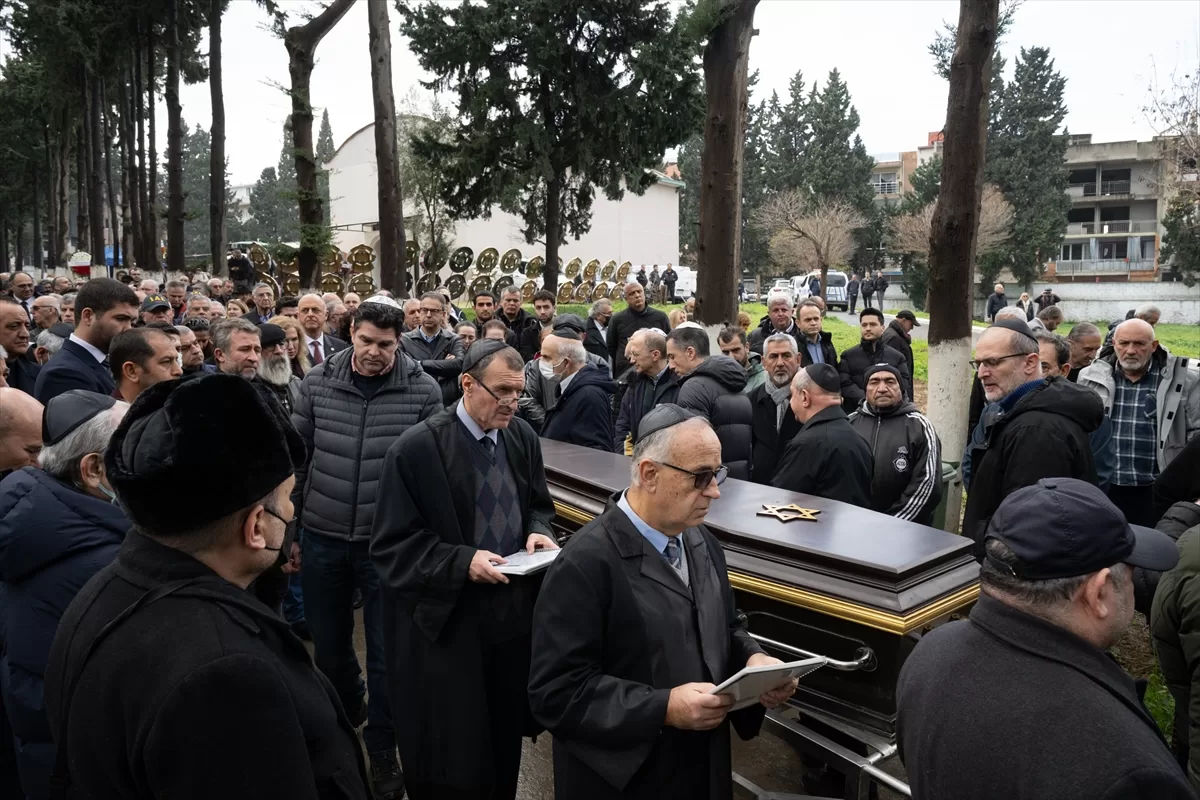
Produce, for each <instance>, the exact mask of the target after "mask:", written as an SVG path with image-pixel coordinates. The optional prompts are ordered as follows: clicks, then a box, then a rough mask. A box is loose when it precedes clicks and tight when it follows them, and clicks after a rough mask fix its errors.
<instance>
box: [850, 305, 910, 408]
mask: <svg viewBox="0 0 1200 800" xmlns="http://www.w3.org/2000/svg"><path fill="white" fill-rule="evenodd" d="M858 327H859V330H860V332H861V333H862V339H861V341H860V342H859V344H857V345H855V346H854V347H850V348H847V349H846V350H845V351H844V352H843V353H842V360H841V362H840V363H839V364H838V371H839V372H841V375H842V408H843V409H844V410H845V411H846V413H850V412H852V411H854V410H855V409H856V408H858V404H859V403H861V402H862V401H863V398H864V397H866V396H867V392H866V389H867V370H868V369H870V368H871V367H872V366H874V365H875V364H890V365H891V366H893V367H895V368H896V369H898V370H899V371H900V387H901V388H902V389H903V390H904V396H905V398H907V399H909V400H912V396H913V395H912V371H911V370H910V369H909V368H908V361H907V360H906V359H905V358H904V355H903V354H902V353H900V352H898V351H896V350H893V349H892V348H890V347H888V346H887V345H885V344H884V343H883V341H882V338H883V313H882V312H880V311H877V310H876V309H874V308H864V309H863V310H862V313H861V314H859V315H858Z"/></svg>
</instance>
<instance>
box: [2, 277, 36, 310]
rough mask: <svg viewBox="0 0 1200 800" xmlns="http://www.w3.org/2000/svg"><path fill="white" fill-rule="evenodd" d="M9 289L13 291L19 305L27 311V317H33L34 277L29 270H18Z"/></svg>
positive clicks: (14, 298)
mask: <svg viewBox="0 0 1200 800" xmlns="http://www.w3.org/2000/svg"><path fill="white" fill-rule="evenodd" d="M8 288H9V290H10V291H11V292H12V297H13V300H16V301H17V305H19V306H20V307H21V310H22V311H24V312H25V319H26V320H32V319H33V277H32V276H31V275H30V274H29V273H28V272H18V273H16V274H15V275H13V278H12V282H11V283H9V286H8Z"/></svg>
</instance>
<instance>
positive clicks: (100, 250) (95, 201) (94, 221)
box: [85, 75, 107, 264]
mask: <svg viewBox="0 0 1200 800" xmlns="http://www.w3.org/2000/svg"><path fill="white" fill-rule="evenodd" d="M85 127H86V128H87V129H88V148H89V149H88V167H89V168H90V170H91V171H90V172H89V174H88V211H89V212H90V214H89V221H90V225H91V228H92V244H91V248H92V263H93V264H105V263H107V262H106V261H105V259H104V248H105V245H106V242H105V239H106V237H105V235H104V161H103V160H102V158H103V156H102V153H103V147H102V146H101V143H102V142H103V141H104V133H103V130H102V129H101V127H100V81H99V79H98V78H96V77H95V76H94V75H90V76H89V78H88V119H87V123H86V125H85Z"/></svg>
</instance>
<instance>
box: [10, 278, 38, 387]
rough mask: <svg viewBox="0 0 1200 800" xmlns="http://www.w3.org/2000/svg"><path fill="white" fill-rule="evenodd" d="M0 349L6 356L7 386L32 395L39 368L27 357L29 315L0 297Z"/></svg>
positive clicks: (12, 302) (16, 304)
mask: <svg viewBox="0 0 1200 800" xmlns="http://www.w3.org/2000/svg"><path fill="white" fill-rule="evenodd" d="M0 347H2V348H4V352H5V353H6V354H7V355H6V358H5V360H6V361H7V362H8V379H7V380H8V385H9V386H11V387H12V388H14V389H20V390H21V391H22V392H25V393H26V394H28V395H32V394H33V392H34V387H36V386H37V376H38V372H39V371H40V370H41V367H40V366H38V364H37V363H36V362H35V361H32V360H30V359H29V358H28V357H27V353H28V350H29V315H28V314H26V313H25V309H23V308H21V306H20V304H18V303H16V302H15V301H13V300H12V299H10V298H7V297H0Z"/></svg>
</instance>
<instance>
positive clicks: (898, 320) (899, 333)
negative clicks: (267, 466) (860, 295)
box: [880, 308, 921, 399]
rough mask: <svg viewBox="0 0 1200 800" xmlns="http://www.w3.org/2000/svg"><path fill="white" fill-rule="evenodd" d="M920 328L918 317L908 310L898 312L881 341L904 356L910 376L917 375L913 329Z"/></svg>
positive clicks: (885, 329) (885, 330) (884, 330)
mask: <svg viewBox="0 0 1200 800" xmlns="http://www.w3.org/2000/svg"><path fill="white" fill-rule="evenodd" d="M919 327H921V322H920V320H918V319H917V315H916V314H914V313H913V312H911V311H909V310H908V309H907V308H906V309H904V310H903V311H900V312H897V314H896V317H895V319H893V320H892V321H891V322H889V323H888V324H887V327H886V328H884V329H883V336H882V337H881V339H880V341H881V342H883V344H884V346H886V347H890V348H892V349H893V350H895V351H896V352H897V353H899V354H900V355H902V356H904V360H905V361H907V362H908V374H909V375H916V371H915V369H916V363H915V361H914V360H913V351H912V329H913V328H919ZM909 399H911V398H909Z"/></svg>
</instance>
